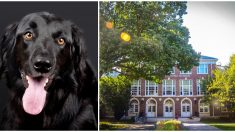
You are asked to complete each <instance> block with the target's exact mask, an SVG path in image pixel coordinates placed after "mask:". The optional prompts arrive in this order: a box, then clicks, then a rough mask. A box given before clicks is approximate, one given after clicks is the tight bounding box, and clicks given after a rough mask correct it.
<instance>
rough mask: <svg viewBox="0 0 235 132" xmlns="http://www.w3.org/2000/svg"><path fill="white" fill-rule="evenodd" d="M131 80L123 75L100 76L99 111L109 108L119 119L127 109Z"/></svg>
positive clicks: (102, 111)
mask: <svg viewBox="0 0 235 132" xmlns="http://www.w3.org/2000/svg"><path fill="white" fill-rule="evenodd" d="M130 86H131V81H130V80H129V79H128V78H127V77H125V76H117V77H108V76H103V77H102V78H100V106H101V107H100V113H102V114H105V111H106V110H109V109H111V110H112V111H113V112H114V117H115V118H116V119H117V120H119V119H120V118H121V117H122V116H123V115H124V114H125V113H124V112H127V111H128V109H129V100H130Z"/></svg>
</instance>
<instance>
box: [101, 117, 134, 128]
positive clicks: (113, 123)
mask: <svg viewBox="0 0 235 132" xmlns="http://www.w3.org/2000/svg"><path fill="white" fill-rule="evenodd" d="M132 123H133V121H132V120H125V121H117V120H115V119H103V120H101V121H100V130H123V129H126V128H128V124H132Z"/></svg>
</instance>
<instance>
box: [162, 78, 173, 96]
mask: <svg viewBox="0 0 235 132" xmlns="http://www.w3.org/2000/svg"><path fill="white" fill-rule="evenodd" d="M162 88H163V93H162V94H163V95H175V80H163V83H162Z"/></svg>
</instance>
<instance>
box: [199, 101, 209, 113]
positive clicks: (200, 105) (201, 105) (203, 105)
mask: <svg viewBox="0 0 235 132" xmlns="http://www.w3.org/2000/svg"><path fill="white" fill-rule="evenodd" d="M206 108H207V112H206V111H205V110H206ZM201 109H202V112H201ZM199 112H200V113H210V108H209V104H207V103H203V102H202V101H200V103H199Z"/></svg>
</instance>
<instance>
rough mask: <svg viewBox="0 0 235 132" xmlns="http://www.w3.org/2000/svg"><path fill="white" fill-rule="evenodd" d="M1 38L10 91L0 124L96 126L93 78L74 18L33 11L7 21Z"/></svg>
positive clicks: (1, 62)
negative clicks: (67, 18)
mask: <svg viewBox="0 0 235 132" xmlns="http://www.w3.org/2000/svg"><path fill="white" fill-rule="evenodd" d="M0 43H1V44H0V51H1V52H0V73H1V74H2V76H3V77H4V78H6V80H7V86H8V88H9V91H10V95H11V97H10V102H9V104H8V105H7V107H6V109H5V111H4V117H3V119H2V121H1V124H0V125H1V129H14V130H16V129H23V130H27V129H30V130H34V129H39V130H40V129H41V130H48V129H49V130H59V129H63V130H66V129H80V130H87V129H88V130H97V114H98V102H97V94H98V90H97V89H98V84H97V79H96V77H95V75H94V72H93V71H92V69H91V67H90V66H89V64H88V62H87V59H86V51H85V49H84V47H83V43H84V40H83V37H82V33H81V31H80V29H79V28H78V27H77V26H76V25H75V24H73V23H72V22H70V21H67V20H64V19H62V18H59V17H56V16H54V15H53V14H50V13H47V12H39V13H32V14H29V15H27V16H25V17H24V18H23V19H22V20H21V21H20V22H19V23H16V24H12V25H10V26H9V27H8V28H7V29H6V32H5V33H4V35H3V36H2V38H1V41H0Z"/></svg>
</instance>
